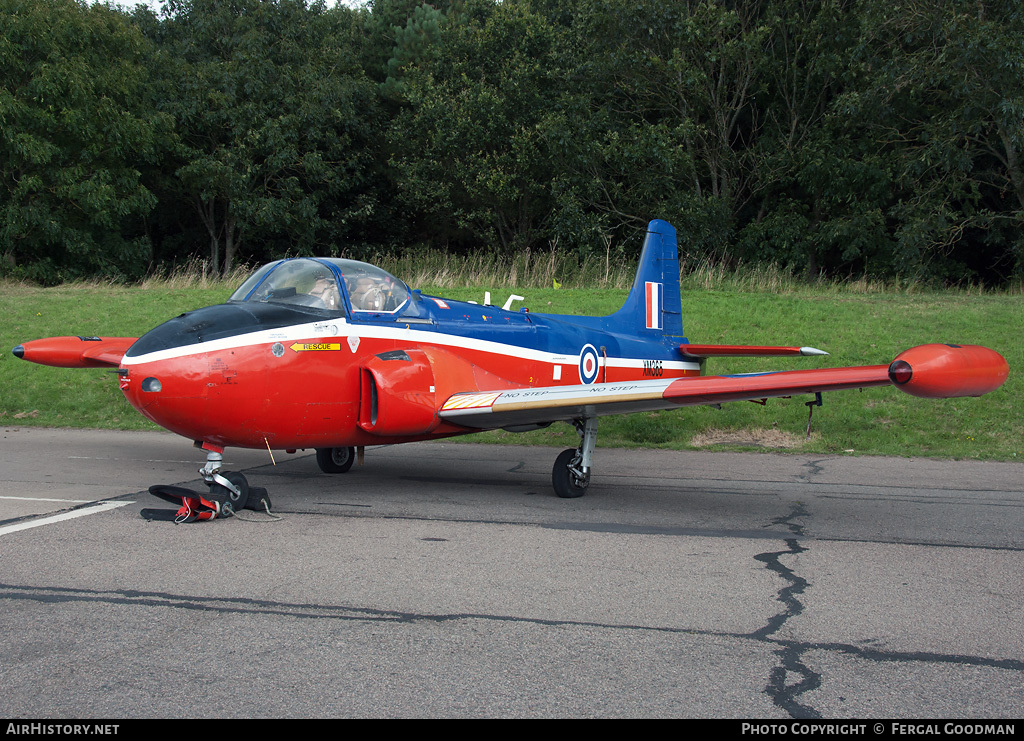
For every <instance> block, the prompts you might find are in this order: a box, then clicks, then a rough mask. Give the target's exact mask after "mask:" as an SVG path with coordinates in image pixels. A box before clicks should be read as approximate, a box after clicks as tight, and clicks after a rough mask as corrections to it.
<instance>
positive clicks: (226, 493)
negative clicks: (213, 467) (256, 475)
mask: <svg viewBox="0 0 1024 741" xmlns="http://www.w3.org/2000/svg"><path fill="white" fill-rule="evenodd" d="M220 475H221V476H223V477H224V478H226V479H227V480H228V481H230V482H231V483H232V484H233V485H234V487H235V488H236V489H238V493H237V494H236V493H235V492H233V491H231V489H229V488H227V487H226V486H224V485H223V484H216V483H215V484H211V485H210V495H211V496H212V497H214V498H215V499H220V500H221V501H223V502H224V504H225V505H228V506H230V507H231V510H232V512H237V511H238V510H240V509H243V508H244V507H245V505H246V504H247V503H248V501H249V481H248V479H246V478H245V476H244V475H242V474H240V473H238V472H237V471H222V472H221V474H220Z"/></svg>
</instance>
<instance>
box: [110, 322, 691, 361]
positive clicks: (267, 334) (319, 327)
mask: <svg viewBox="0 0 1024 741" xmlns="http://www.w3.org/2000/svg"><path fill="white" fill-rule="evenodd" d="M351 335H355V336H357V337H360V338H370V339H384V340H392V341H394V340H398V341H402V340H405V341H408V342H410V343H414V344H425V345H442V346H446V347H455V348H462V349H466V350H475V351H479V352H486V353H492V354H494V355H503V356H506V357H507V356H514V357H516V358H521V359H523V360H532V361H536V362H540V363H549V364H552V365H568V364H576V363H578V362H579V359H580V356H579V355H566V354H565V353H553V352H547V351H544V350H534V349H532V348H529V347H521V346H520V345H510V344H506V343H503V342H494V341H492V340H481V339H477V338H475V337H460V336H458V335H452V334H446V333H444V332H424V331H423V330H420V329H412V328H411V327H410V326H408V325H405V326H380V325H365V324H349V323H348V321H346V320H345V319H336V320H333V321H329V322H309V323H306V324H294V325H291V326H289V327H279V328H277V329H264V330H260V331H259V332H249V333H248V334H241V335H233V336H231V337H224V338H222V339H217V340H209V341H207V342H197V343H196V344H194V345H184V346H182V347H173V348H170V349H168V350H157V351H156V352H151V353H146V354H145V355H139V356H137V357H127V356H126V357H125V358H123V359H122V360H121V364H122V365H124V366H126V367H128V366H132V365H142V364H143V363H155V362H158V361H161V360H170V359H173V358H183V357H187V356H189V355H196V354H199V353H215V352H223V351H225V350H233V349H236V348H240V347H255V346H258V345H267V344H271V343H274V342H280V343H282V344H287V343H289V342H296V341H298V340H308V339H310V338H318V339H319V338H324V339H327V338H334V337H341V338H344V337H348V336H351ZM645 360H648V361H649V360H650V359H648V358H612V357H609V358H600V364H601V365H602V366H603V365H607V366H608V367H610V368H643V367H644V362H645ZM605 361H607V363H606V362H605ZM661 366H662V367H663V368H664V369H665V370H699V369H700V364H699V363H693V362H687V361H683V360H661Z"/></svg>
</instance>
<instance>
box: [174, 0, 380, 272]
mask: <svg viewBox="0 0 1024 741" xmlns="http://www.w3.org/2000/svg"><path fill="white" fill-rule="evenodd" d="M156 32H157V33H158V34H159V38H158V44H159V46H160V48H161V50H162V51H163V52H164V54H165V59H166V64H165V65H164V75H163V78H162V80H161V84H162V89H163V90H165V91H166V92H167V95H166V96H163V100H164V103H163V109H164V110H166V111H167V113H169V114H170V115H171V116H172V117H173V119H174V121H175V125H176V132H177V137H178V144H177V151H176V154H175V157H176V160H177V165H176V167H175V170H174V172H175V181H176V185H177V194H176V197H177V199H179V200H180V201H183V202H186V203H188V204H190V208H191V209H192V211H193V213H194V214H195V215H196V217H197V218H198V219H199V221H200V223H201V224H202V226H203V228H204V230H205V233H206V237H207V240H208V245H209V258H210V262H211V264H213V265H214V266H216V267H217V269H219V270H223V271H224V272H227V271H229V270H230V269H231V267H232V266H233V265H234V264H235V262H236V260H237V259H238V257H239V255H243V256H246V257H250V256H251V257H256V258H258V259H262V258H263V257H265V256H267V253H268V252H270V253H275V252H276V253H280V252H284V251H291V252H299V253H306V254H308V253H310V252H327V251H332V250H334V249H336V245H338V244H344V243H346V242H348V241H349V240H351V239H352V238H353V237H354V236H358V233H359V231H360V227H361V226H362V225H364V224H365V223H366V221H367V220H369V219H370V218H372V216H373V213H374V210H375V207H376V198H377V196H376V194H375V192H374V187H373V182H372V180H373V178H372V176H371V173H372V171H373V168H374V161H375V156H376V153H377V152H378V146H377V143H376V139H375V137H376V132H377V130H378V129H379V128H380V127H379V124H378V121H377V117H378V115H379V108H378V105H377V95H376V92H375V86H374V85H373V84H372V83H371V81H370V80H369V79H368V78H367V77H366V75H365V74H364V73H363V71H362V69H361V67H360V65H359V63H358V59H357V49H356V44H355V40H354V37H355V36H356V35H357V34H358V33H359V25H358V15H357V14H356V13H354V12H353V11H350V10H348V9H347V8H336V9H331V10H328V9H327V8H325V6H324V5H323V3H322V2H320V3H317V4H314V5H312V6H308V7H307V6H306V4H305V2H303V0H267V1H263V0H228V1H221V0H171V1H170V2H169V3H168V4H167V6H166V10H165V17H164V18H163V19H162V22H161V23H160V24H159V26H158V28H157V30H156ZM246 245H251V247H250V248H248V249H246Z"/></svg>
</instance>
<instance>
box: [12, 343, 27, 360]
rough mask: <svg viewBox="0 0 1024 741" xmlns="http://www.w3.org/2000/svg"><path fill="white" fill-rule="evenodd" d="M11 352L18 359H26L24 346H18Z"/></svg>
mask: <svg viewBox="0 0 1024 741" xmlns="http://www.w3.org/2000/svg"><path fill="white" fill-rule="evenodd" d="M11 352H12V353H13V354H14V357H16V358H24V357H25V346H24V345H18V346H17V347H16V348H14V349H13V350H11Z"/></svg>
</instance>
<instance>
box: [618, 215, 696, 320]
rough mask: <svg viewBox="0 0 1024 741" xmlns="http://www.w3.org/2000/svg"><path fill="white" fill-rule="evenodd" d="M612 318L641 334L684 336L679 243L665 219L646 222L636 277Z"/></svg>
mask: <svg viewBox="0 0 1024 741" xmlns="http://www.w3.org/2000/svg"><path fill="white" fill-rule="evenodd" d="M612 318H613V320H614V321H615V322H616V323H618V324H619V325H620V326H623V327H629V328H630V329H631V330H632V331H635V332H638V333H639V334H641V335H652V336H653V335H661V336H671V337H676V338H679V337H682V336H683V305H682V298H681V296H680V293H679V247H678V245H677V242H676V230H675V229H674V228H673V227H672V225H671V224H669V223H668V222H667V221H661V220H660V219H655V220H654V221H652V222H651V223H650V224H648V225H647V238H646V239H645V240H644V248H643V251H642V252H641V253H640V265H639V267H638V268H637V271H636V280H634V281H633V287H632V288H631V289H630V291H629V296H627V297H626V303H624V304H623V305H622V308H621V309H619V310H618V311H617V312H615V314H613V315H612Z"/></svg>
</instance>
